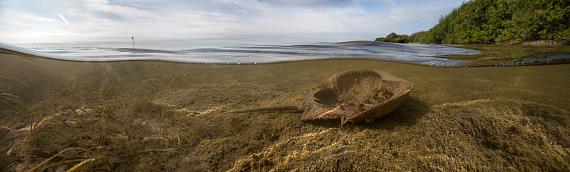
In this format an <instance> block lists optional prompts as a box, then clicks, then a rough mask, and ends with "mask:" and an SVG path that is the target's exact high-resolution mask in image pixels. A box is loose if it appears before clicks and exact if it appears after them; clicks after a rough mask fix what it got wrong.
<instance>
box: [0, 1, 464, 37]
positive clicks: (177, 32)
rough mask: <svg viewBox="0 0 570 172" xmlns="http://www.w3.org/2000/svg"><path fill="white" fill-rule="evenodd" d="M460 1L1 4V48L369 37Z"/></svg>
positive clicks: (425, 24)
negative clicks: (45, 45) (27, 45)
mask: <svg viewBox="0 0 570 172" xmlns="http://www.w3.org/2000/svg"><path fill="white" fill-rule="evenodd" d="M462 1H465V0H0V43H9V44H26V43H74V42H83V43H89V42H94V43H95V42H99V43H104V42H130V41H131V39H130V38H131V36H133V37H135V39H136V40H142V41H148V42H175V41H204V40H233V41H250V42H255V41H259V42H274V43H282V42H330V41H349V40H373V39H374V38H375V37H378V36H385V35H387V34H389V33H391V32H397V33H403V34H410V33H413V32H416V31H420V30H427V29H429V28H431V27H432V26H434V25H435V24H436V23H437V21H438V19H439V18H440V17H441V16H443V15H445V14H447V13H449V12H450V11H451V10H452V9H453V8H456V7H458V6H459V5H461V3H462Z"/></svg>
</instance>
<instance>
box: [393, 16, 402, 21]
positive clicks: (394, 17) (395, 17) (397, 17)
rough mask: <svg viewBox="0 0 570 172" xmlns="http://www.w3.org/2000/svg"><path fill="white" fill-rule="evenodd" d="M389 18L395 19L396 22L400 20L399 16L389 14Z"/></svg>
mask: <svg viewBox="0 0 570 172" xmlns="http://www.w3.org/2000/svg"><path fill="white" fill-rule="evenodd" d="M390 19H392V20H394V21H397V22H401V21H402V18H401V17H400V16H390Z"/></svg>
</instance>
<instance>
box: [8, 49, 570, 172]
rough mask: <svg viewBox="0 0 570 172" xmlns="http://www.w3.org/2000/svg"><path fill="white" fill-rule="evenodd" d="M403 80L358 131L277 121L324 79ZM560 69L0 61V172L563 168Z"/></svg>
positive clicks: (566, 98)
mask: <svg viewBox="0 0 570 172" xmlns="http://www.w3.org/2000/svg"><path fill="white" fill-rule="evenodd" d="M358 68H369V69H374V70H376V71H378V72H383V73H388V74H391V75H394V76H397V77H400V78H403V79H406V80H409V81H411V82H413V83H414V84H415V86H416V88H415V90H414V91H413V92H412V93H411V94H410V96H409V97H408V98H407V100H406V101H404V103H403V104H402V106H401V107H399V108H398V109H397V110H396V111H395V112H393V113H392V114H390V115H388V116H387V117H386V118H383V119H381V120H377V121H376V122H374V123H372V124H364V123H363V124H357V125H349V126H346V127H342V128H340V127H339V123H338V122H323V123H305V122H301V120H300V118H301V114H298V113H288V112H264V113H239V114H233V113H225V112H228V111H232V110H237V109H243V108H251V107H261V106H270V105H297V104H299V103H300V102H302V100H303V99H304V97H305V96H306V95H307V94H310V93H311V92H312V91H314V90H316V89H317V88H316V86H317V85H319V83H320V82H321V81H322V80H325V79H327V78H328V77H330V76H331V75H333V74H334V73H337V72H340V71H344V70H348V69H358ZM568 74H570V65H567V64H562V65H548V66H526V67H485V68H435V67H428V66H417V65H408V64H399V63H390V62H380V61H370V60H330V61H305V62H291V63H282V64H266V65H205V64H182V63H169V62H148V61H131V62H100V63H94V62H66V61H56V60H49V59H42V58H32V59H29V58H23V57H18V56H13V55H0V94H1V95H2V96H1V97H0V113H1V114H2V115H0V126H2V127H4V128H0V129H2V130H1V132H0V151H1V153H0V169H2V171H15V170H28V169H34V170H38V171H41V170H45V169H48V170H57V169H68V168H71V167H73V166H76V165H77V164H79V163H80V162H84V163H83V164H81V165H80V166H76V167H78V168H79V169H82V170H88V169H90V170H109V171H205V170H211V171H225V170H232V171H248V170H263V171H265V170H276V171H289V170H301V171H313V170H318V171H347V170H356V171H365V170H366V171H368V170H373V171H386V170H391V171H400V170H418V171H424V170H433V171H450V170H483V171H499V170H500V171H503V170H525V171H537V170H545V171H568V170H570V114H569V110H570V87H569V85H570V77H568Z"/></svg>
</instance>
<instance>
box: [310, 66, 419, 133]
mask: <svg viewBox="0 0 570 172" xmlns="http://www.w3.org/2000/svg"><path fill="white" fill-rule="evenodd" d="M413 88H414V86H413V84H412V83H411V82H408V81H405V80H402V79H399V78H396V77H392V78H391V79H386V78H383V76H382V75H380V74H379V73H377V72H375V71H374V70H370V69H358V70H350V71H345V72H340V73H337V74H335V75H333V76H332V77H331V78H330V79H328V80H326V81H325V82H324V83H323V84H322V86H321V89H319V90H318V91H316V92H315V93H314V94H313V95H312V97H310V100H308V101H307V102H305V104H304V108H305V109H304V113H303V117H302V119H303V120H304V121H314V120H334V119H340V120H341V125H345V124H347V123H355V122H359V121H363V120H366V121H373V120H375V119H378V118H381V117H384V116H386V115H387V114H389V113H390V112H392V111H394V110H395V109H396V108H397V107H398V106H399V105H400V104H401V103H402V102H403V101H404V98H405V97H406V95H408V94H409V93H410V92H411V91H412V89H413Z"/></svg>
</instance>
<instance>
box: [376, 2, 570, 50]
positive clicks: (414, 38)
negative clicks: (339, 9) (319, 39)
mask: <svg viewBox="0 0 570 172" xmlns="http://www.w3.org/2000/svg"><path fill="white" fill-rule="evenodd" d="M569 18H570V1H554V0H472V1H468V2H465V3H463V4H462V5H461V6H460V7H458V8H456V9H454V10H453V11H451V13H449V14H447V15H446V16H444V17H442V18H441V19H440V20H439V23H438V24H437V25H435V26H434V27H433V28H431V29H429V30H428V31H420V32H416V33H413V34H411V35H398V34H396V33H391V34H389V35H387V36H386V37H380V38H377V39H376V41H385V42H397V43H407V42H417V43H435V44H499V45H531V46H567V45H569V44H570V41H569V40H570V20H568V19H569Z"/></svg>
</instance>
